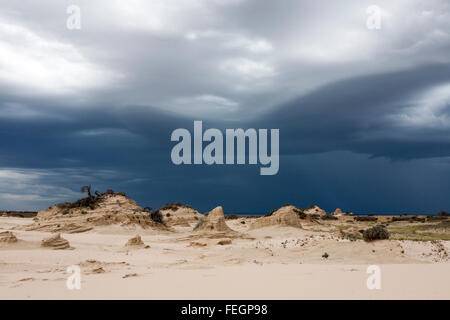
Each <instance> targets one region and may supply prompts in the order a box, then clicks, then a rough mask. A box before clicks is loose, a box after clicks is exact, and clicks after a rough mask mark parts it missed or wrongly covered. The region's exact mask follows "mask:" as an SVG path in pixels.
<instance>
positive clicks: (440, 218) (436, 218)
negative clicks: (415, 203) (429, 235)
mask: <svg viewBox="0 0 450 320" xmlns="http://www.w3.org/2000/svg"><path fill="white" fill-rule="evenodd" d="M448 218H449V217H447V216H426V218H425V219H426V221H427V222H432V221H445V220H447V219H448Z"/></svg>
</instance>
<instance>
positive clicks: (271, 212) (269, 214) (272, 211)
mask: <svg viewBox="0 0 450 320" xmlns="http://www.w3.org/2000/svg"><path fill="white" fill-rule="evenodd" d="M275 211H277V210H275V209H273V210H271V211H270V212H269V213H266V214H265V215H264V217H270V216H271V215H272V214H273V213H274V212H275Z"/></svg>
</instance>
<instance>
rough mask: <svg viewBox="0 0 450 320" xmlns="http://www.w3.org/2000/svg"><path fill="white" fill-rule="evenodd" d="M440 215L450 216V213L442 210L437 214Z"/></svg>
mask: <svg viewBox="0 0 450 320" xmlns="http://www.w3.org/2000/svg"><path fill="white" fill-rule="evenodd" d="M437 215H438V216H439V217H450V213H448V212H447V211H441V212H439V213H438V214H437Z"/></svg>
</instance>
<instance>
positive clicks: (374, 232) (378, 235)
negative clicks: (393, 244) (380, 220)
mask: <svg viewBox="0 0 450 320" xmlns="http://www.w3.org/2000/svg"><path fill="white" fill-rule="evenodd" d="M389 236H390V234H389V231H388V230H387V229H386V228H385V227H384V226H383V225H380V224H379V225H376V226H375V227H372V228H369V229H366V230H364V232H363V238H364V241H367V242H369V241H373V240H383V239H389Z"/></svg>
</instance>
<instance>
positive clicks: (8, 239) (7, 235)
mask: <svg viewBox="0 0 450 320" xmlns="http://www.w3.org/2000/svg"><path fill="white" fill-rule="evenodd" d="M15 242H17V238H16V236H15V235H14V233H12V232H11V231H3V232H0V243H15Z"/></svg>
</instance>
